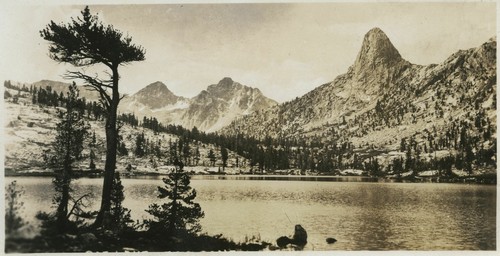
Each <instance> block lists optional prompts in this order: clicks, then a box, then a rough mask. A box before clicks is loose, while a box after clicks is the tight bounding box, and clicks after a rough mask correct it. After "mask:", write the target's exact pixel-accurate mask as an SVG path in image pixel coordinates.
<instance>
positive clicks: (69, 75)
mask: <svg viewBox="0 0 500 256" xmlns="http://www.w3.org/2000/svg"><path fill="white" fill-rule="evenodd" d="M64 78H66V79H81V80H84V81H85V82H86V84H84V86H86V87H88V88H90V89H92V90H94V91H97V92H99V94H100V96H101V99H103V101H105V102H104V103H106V104H105V106H106V108H108V107H109V105H111V103H112V99H111V97H110V96H109V95H108V94H107V92H106V90H105V88H113V86H112V85H109V83H108V84H106V82H109V81H108V80H106V81H104V80H101V79H99V78H97V75H96V77H91V76H88V75H85V74H84V73H82V72H80V71H67V72H66V74H65V75H64Z"/></svg>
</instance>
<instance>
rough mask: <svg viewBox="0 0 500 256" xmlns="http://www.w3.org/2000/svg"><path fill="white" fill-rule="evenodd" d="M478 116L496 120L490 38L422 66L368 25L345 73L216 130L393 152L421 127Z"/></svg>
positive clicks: (493, 48)
mask: <svg viewBox="0 0 500 256" xmlns="http://www.w3.org/2000/svg"><path fill="white" fill-rule="evenodd" d="M483 112H485V114H484V115H485V116H487V117H488V119H489V120H490V121H491V122H492V123H496V38H492V39H490V40H489V41H488V42H486V43H484V44H482V45H481V46H479V47H477V48H473V49H469V50H460V51H458V52H456V53H454V54H453V55H451V56H450V57H449V58H448V59H446V60H445V61H444V62H443V63H441V64H438V65H436V64H432V65H427V66H423V65H416V64H412V63H410V62H408V61H407V60H405V59H403V58H402V56H401V55H400V54H399V52H398V50H397V49H396V48H395V47H394V45H393V44H392V43H391V41H390V40H389V38H388V37H387V36H386V34H385V33H384V32H383V31H382V30H381V29H379V28H374V29H372V30H370V31H369V32H368V33H367V34H366V35H365V37H364V40H363V43H362V46H361V50H360V52H359V54H358V56H357V58H356V60H355V61H354V64H353V65H352V66H351V67H349V68H348V70H347V73H345V74H342V75H339V76H338V77H337V78H335V79H334V80H333V81H332V82H330V83H327V84H323V85H321V86H319V87H317V88H316V89H314V90H312V91H311V92H309V93H307V94H305V95H304V96H302V97H298V98H297V99H295V100H292V101H289V102H285V103H283V104H279V105H275V106H273V107H271V108H269V109H267V110H265V111H262V112H258V113H254V114H251V115H247V116H244V117H242V118H239V119H237V120H235V121H234V122H233V123H232V124H231V125H230V126H228V127H226V128H224V129H223V130H222V131H221V132H222V133H226V134H236V133H240V134H246V135H249V136H254V137H256V138H261V139H262V138H264V137H265V136H269V137H273V138H288V139H297V138H306V139H307V138H309V139H310V140H311V141H314V140H316V141H322V142H338V141H339V140H348V141H350V142H352V143H354V145H355V146H358V147H359V146H361V147H365V146H367V145H369V144H374V145H388V146H390V147H392V148H396V147H398V146H399V144H398V143H399V140H400V139H401V138H405V137H409V136H414V135H419V134H420V135H421V136H422V139H424V138H423V137H424V136H423V135H422V134H423V133H422V132H424V131H425V130H427V131H430V130H432V129H434V131H436V129H437V130H439V131H442V130H443V129H445V128H446V127H448V126H450V125H451V123H452V121H453V120H455V121H457V120H464V121H470V120H469V119H470V117H469V115H475V114H478V113H483ZM436 134H437V133H436Z"/></svg>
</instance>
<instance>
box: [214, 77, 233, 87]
mask: <svg viewBox="0 0 500 256" xmlns="http://www.w3.org/2000/svg"><path fill="white" fill-rule="evenodd" d="M233 83H234V81H233V79H231V78H230V77H224V78H222V80H220V81H219V83H218V84H219V85H222V86H229V85H232V84H233Z"/></svg>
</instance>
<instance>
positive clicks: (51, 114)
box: [2, 87, 249, 175]
mask: <svg viewBox="0 0 500 256" xmlns="http://www.w3.org/2000/svg"><path fill="white" fill-rule="evenodd" d="M6 92H8V93H9V94H10V95H18V98H17V100H15V101H14V100H13V98H12V97H7V98H5V99H4V103H3V107H4V109H3V112H2V113H3V117H4V121H5V122H4V135H3V137H2V138H3V143H4V146H5V159H4V169H5V173H7V174H9V175H13V174H14V175H15V174H29V173H45V172H51V170H49V169H46V168H47V166H46V162H45V160H44V156H45V155H46V152H48V151H49V150H50V148H51V143H52V142H53V141H54V139H55V136H56V124H57V122H58V121H59V119H58V117H57V116H58V111H59V110H60V109H62V108H61V107H52V106H44V105H40V104H32V102H31V95H30V93H29V92H18V91H17V90H13V89H7V88H5V87H4V95H5V94H6ZM4 97H5V96H4ZM85 116H86V117H87V118H86V120H87V122H88V124H89V125H90V132H91V134H95V138H96V143H95V146H90V141H91V137H92V136H89V138H88V139H87V141H86V142H85V144H84V150H83V153H82V154H83V156H84V158H83V159H82V160H81V161H79V162H78V163H77V166H76V169H80V170H88V169H89V162H90V160H89V157H90V149H91V148H93V150H94V153H95V155H96V156H97V158H96V159H95V165H96V169H97V170H102V169H104V161H105V158H104V156H105V134H104V120H102V119H94V118H93V117H92V115H87V114H85ZM89 117H90V118H89ZM141 135H142V136H143V138H144V140H143V144H142V145H143V148H144V150H145V153H144V155H141V156H138V154H137V143H138V137H139V136H141ZM120 138H121V139H120V143H119V144H120V147H121V148H123V149H119V153H118V160H117V168H118V170H119V171H121V172H126V173H129V174H130V172H127V171H126V170H127V166H128V165H129V164H130V165H131V166H132V167H133V170H132V173H133V172H134V171H137V172H141V173H148V172H149V173H161V172H165V171H168V170H170V169H171V167H172V163H171V158H172V157H171V156H170V155H171V154H172V152H174V153H175V152H176V151H181V150H182V156H183V161H185V163H186V168H185V169H186V170H188V171H193V172H198V173H206V172H207V171H210V172H218V171H219V168H220V166H222V160H221V156H220V147H219V146H217V145H215V144H209V143H202V142H200V141H196V140H186V139H185V138H181V136H178V135H174V134H169V133H157V132H154V131H152V130H150V129H146V128H143V127H139V126H136V127H133V126H131V125H128V124H124V125H123V126H122V127H121V129H120ZM181 142H182V143H181ZM181 144H182V146H183V148H181ZM120 147H119V148H120ZM211 150H212V151H213V152H214V155H215V162H214V163H213V164H212V163H211V160H210V158H209V152H210V151H211ZM176 154H180V153H176ZM186 156H189V157H186ZM248 162H249V161H248V160H247V159H245V158H244V157H242V156H239V155H237V154H236V153H235V152H232V151H229V152H228V161H227V166H228V168H226V169H225V171H226V172H229V173H231V172H239V171H240V170H244V169H248V168H249V167H248ZM236 163H238V168H236ZM5 173H4V174H5Z"/></svg>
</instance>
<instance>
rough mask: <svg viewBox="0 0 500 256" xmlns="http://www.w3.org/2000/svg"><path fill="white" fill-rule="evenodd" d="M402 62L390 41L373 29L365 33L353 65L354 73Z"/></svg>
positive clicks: (377, 29) (378, 29) (378, 30)
mask: <svg viewBox="0 0 500 256" xmlns="http://www.w3.org/2000/svg"><path fill="white" fill-rule="evenodd" d="M401 61H404V60H403V58H402V57H401V55H400V54H399V52H398V50H397V49H396V48H395V47H394V45H393V44H392V43H391V40H389V38H388V37H387V35H386V34H385V33H384V31H382V30H381V29H380V28H373V29H371V30H370V31H368V33H366V35H365V38H364V39H363V44H362V46H361V50H360V51H359V53H358V56H357V58H356V62H355V63H354V71H355V72H356V73H359V71H362V70H371V69H374V68H375V66H379V65H383V66H388V65H391V64H395V63H399V62H401Z"/></svg>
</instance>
